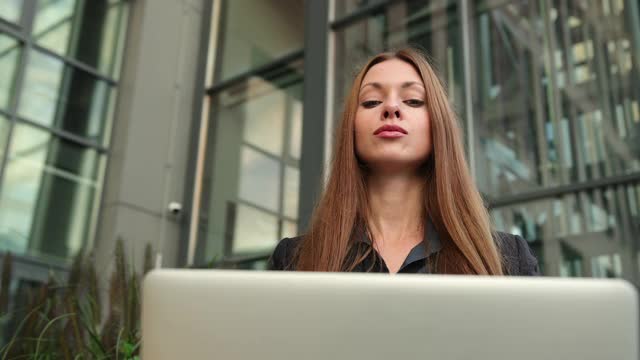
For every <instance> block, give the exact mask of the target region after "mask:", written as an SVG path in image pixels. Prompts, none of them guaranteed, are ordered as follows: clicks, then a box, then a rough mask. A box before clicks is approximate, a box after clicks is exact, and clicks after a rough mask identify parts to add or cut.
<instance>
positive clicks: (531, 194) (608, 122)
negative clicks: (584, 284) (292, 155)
mask: <svg viewBox="0 0 640 360" xmlns="http://www.w3.org/2000/svg"><path fill="white" fill-rule="evenodd" d="M461 4H462V3H461V2H460V1H445V0H443V1H429V2H424V1H389V2H373V1H371V2H368V1H344V2H336V9H335V11H336V13H335V18H336V20H335V21H334V22H333V23H332V24H331V25H332V26H331V27H332V29H333V30H334V32H333V34H334V36H335V43H336V56H335V59H330V61H334V67H335V69H337V70H336V74H335V81H334V87H335V91H334V94H335V95H336V100H335V104H336V107H335V108H334V109H333V110H334V114H336V116H337V114H338V113H339V112H340V111H341V104H342V101H343V98H344V96H345V92H346V88H347V86H349V83H350V81H351V79H352V78H353V71H354V70H355V69H357V67H358V66H359V63H360V60H359V59H361V58H366V57H367V56H370V55H372V54H374V53H377V52H379V51H381V50H383V49H388V48H395V47H399V46H403V45H414V46H418V47H421V48H423V49H424V50H426V52H427V54H428V55H429V56H430V57H431V60H432V62H433V63H434V64H435V66H436V68H437V69H438V70H439V71H440V73H441V75H442V77H443V79H444V80H445V82H446V83H447V87H448V92H449V95H450V97H451V98H452V101H453V103H454V105H455V106H456V108H457V110H458V114H460V115H461V116H460V120H461V123H462V125H463V127H465V126H466V125H467V122H468V121H469V120H471V121H472V123H473V127H472V128H471V129H469V128H466V127H465V130H466V137H467V143H468V144H469V145H471V147H470V148H469V149H468V153H469V155H470V156H469V159H472V160H473V161H474V163H472V164H471V165H472V166H473V167H474V168H475V171H476V172H475V174H476V182H477V184H478V187H479V189H480V190H481V192H482V193H483V194H484V196H485V198H486V199H487V201H488V203H489V204H490V205H491V209H492V210H491V215H492V219H493V222H494V225H495V227H496V228H497V229H498V230H503V231H507V232H511V233H514V234H519V235H522V236H523V237H524V238H525V239H527V240H528V241H529V243H530V246H531V247H532V248H533V250H534V251H535V252H536V255H537V256H538V258H539V260H540V264H541V268H542V271H543V273H544V274H546V275H554V276H593V277H624V278H626V279H628V280H630V281H632V282H634V283H636V284H638V275H639V270H640V269H639V267H638V266H639V257H638V238H637V234H638V230H639V229H640V219H639V218H638V213H639V209H638V204H639V201H638V189H639V186H640V185H639V184H640V137H639V136H640V117H639V115H640V113H639V112H638V111H639V110H638V109H639V102H640V91H639V88H638V86H636V85H635V84H636V83H638V81H639V80H640V78H639V76H640V66H639V64H640V21H639V17H640V13H639V10H638V4H637V2H636V1H624V0H605V1H586V0H560V1H550V0H541V1H525V0H511V1H507V0H486V1H469V2H466V5H467V8H466V9H465V10H464V11H463V9H462V6H461ZM463 22H466V23H467V26H468V27H467V28H468V29H469V30H468V34H467V35H468V38H469V44H470V46H469V48H467V49H464V48H463V40H462V37H463V35H464V34H463V29H464V28H463V27H462V23H463ZM607 24H609V25H607ZM614 24H615V25H614ZM465 57H466V60H467V61H469V68H470V71H469V72H465V71H463V70H464V64H463V63H462V62H463V61H464V60H465ZM466 85H468V86H466ZM469 97H470V99H471V101H470V102H469V101H467V102H465V101H464V100H466V99H468V98H469ZM469 103H470V104H472V108H471V109H470V110H471V111H467V110H468V109H465V104H469ZM468 116H471V119H469V118H468ZM470 140H473V141H470Z"/></svg>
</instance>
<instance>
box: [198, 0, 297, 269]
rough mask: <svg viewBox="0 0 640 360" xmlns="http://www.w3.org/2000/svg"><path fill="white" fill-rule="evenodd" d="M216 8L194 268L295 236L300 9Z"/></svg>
mask: <svg viewBox="0 0 640 360" xmlns="http://www.w3.org/2000/svg"><path fill="white" fill-rule="evenodd" d="M220 11H221V14H222V19H221V21H220V24H219V29H218V32H217V34H215V35H214V36H215V37H216V38H215V40H216V42H217V43H218V46H217V48H216V49H215V50H216V58H217V59H219V60H218V61H217V63H216V64H215V71H214V73H213V76H214V78H213V86H212V88H210V89H209V90H208V91H207V92H208V94H209V96H208V97H207V99H206V100H205V101H207V102H209V104H208V107H209V108H210V109H211V113H210V116H209V123H210V125H209V132H208V134H207V150H206V158H205V171H204V175H203V191H202V195H201V207H200V216H199V222H200V226H199V233H198V248H199V251H198V252H197V258H196V259H195V261H196V263H205V262H209V261H211V259H214V258H216V259H220V258H222V259H225V260H229V259H243V258H246V257H252V256H256V255H258V256H265V255H267V254H269V253H270V252H271V251H272V250H273V248H274V246H275V244H277V242H278V240H280V239H281V238H283V237H286V236H293V235H295V234H296V232H297V221H298V196H299V194H298V189H299V167H300V152H301V131H302V101H303V100H302V84H303V59H302V56H301V55H302V54H301V51H300V50H301V49H302V46H303V41H304V36H303V34H304V26H303V22H302V19H303V6H302V2H299V1H280V0H273V1H260V2H255V1H249V0H240V1H235V0H234V1H222V2H221V10H220ZM265 14H268V16H266V15H265ZM296 53H299V55H296ZM292 54H294V55H293V56H292ZM283 58H285V59H286V60H284V61H283V60H282V59H283ZM246 266H248V267H249V268H251V267H257V268H259V267H261V266H264V262H263V261H258V262H251V263H249V264H246Z"/></svg>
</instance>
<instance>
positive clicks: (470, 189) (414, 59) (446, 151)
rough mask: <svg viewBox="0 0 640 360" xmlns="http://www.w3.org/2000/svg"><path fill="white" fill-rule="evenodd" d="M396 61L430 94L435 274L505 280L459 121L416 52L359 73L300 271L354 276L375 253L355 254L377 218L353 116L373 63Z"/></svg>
mask: <svg viewBox="0 0 640 360" xmlns="http://www.w3.org/2000/svg"><path fill="white" fill-rule="evenodd" d="M390 59H400V60H402V61H405V62H407V63H409V64H411V65H412V66H413V67H414V68H415V69H416V71H417V72H418V74H419V75H420V77H421V78H422V81H423V82H424V85H425V88H426V89H427V91H426V104H427V105H426V106H427V108H428V111H429V118H430V121H431V137H432V144H433V150H432V153H431V155H430V156H429V158H428V160H427V162H426V164H425V166H424V169H425V175H424V179H425V184H426V186H425V189H426V191H425V195H424V212H425V214H426V216H428V217H429V219H430V220H431V222H432V223H433V225H434V226H435V229H436V231H437V232H438V235H439V237H440V241H441V244H442V249H441V250H440V251H439V252H438V254H437V255H436V261H435V262H434V264H433V268H432V270H433V271H434V272H436V273H443V274H444V273H449V274H480V275H502V274H503V270H502V264H501V256H500V254H499V250H498V248H497V245H496V243H495V242H494V240H493V237H492V229H491V225H490V220H489V215H488V213H487V209H486V208H485V206H484V204H483V201H482V198H481V196H480V193H479V192H478V190H477V188H476V186H475V184H474V183H473V181H472V179H471V175H470V174H469V170H468V166H467V162H466V159H465V156H464V147H463V141H462V135H461V130H460V127H459V124H458V120H457V117H456V115H455V112H454V111H453V109H452V106H451V104H450V103H449V100H448V98H447V95H446V92H445V90H444V87H443V85H442V82H441V80H440V79H439V77H438V75H437V74H436V73H435V72H434V70H433V69H432V68H431V66H430V65H429V62H428V61H427V59H426V57H425V56H424V55H423V54H422V53H421V52H419V51H418V50H416V49H413V48H405V49H402V50H399V51H396V52H385V53H381V54H378V55H376V56H374V57H373V58H371V59H370V60H369V61H368V62H367V63H366V65H364V67H363V68H362V69H361V70H360V72H359V73H358V75H357V76H356V78H355V80H354V82H353V85H352V88H351V92H350V94H349V96H348V97H347V99H346V103H345V107H344V112H343V114H342V119H341V122H340V125H339V126H338V128H337V129H336V132H337V133H336V142H335V144H334V151H333V159H332V162H331V170H330V174H329V177H328V182H327V184H326V187H325V191H324V193H323V195H322V197H321V198H320V200H319V202H318V204H317V205H316V208H315V211H314V213H313V216H312V218H311V223H310V226H309V230H308V232H307V234H306V235H304V236H303V241H302V244H301V245H300V247H299V248H298V251H297V254H296V256H295V258H294V260H293V264H292V265H293V267H294V268H295V269H297V270H302V271H349V270H352V269H353V268H355V267H356V266H357V265H358V263H359V262H361V261H362V260H363V259H364V258H365V257H366V256H367V255H368V254H361V255H360V256H356V257H353V256H350V255H349V254H350V251H351V250H352V247H353V238H354V234H355V232H356V231H357V229H358V228H359V227H360V226H363V224H367V223H368V221H367V220H369V219H370V210H369V205H368V199H367V190H366V186H367V184H366V180H365V172H364V170H363V168H362V167H361V166H360V164H359V162H358V159H357V157H356V151H355V139H354V136H355V135H354V133H355V132H354V119H355V115H356V111H357V109H358V96H359V91H360V86H361V84H362V80H363V78H364V76H365V75H366V74H367V72H368V71H369V69H370V68H371V67H373V66H374V65H376V64H379V63H381V62H383V61H387V60H390ZM364 226H365V227H366V225H364ZM370 252H371V248H370V250H369V253H370Z"/></svg>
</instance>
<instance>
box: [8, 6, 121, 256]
mask: <svg viewBox="0 0 640 360" xmlns="http://www.w3.org/2000/svg"><path fill="white" fill-rule="evenodd" d="M128 9H129V4H128V2H127V1H124V0H120V1H118V0H91V1H89V0H58V1H53V0H33V1H26V0H25V1H20V0H0V78H2V81H1V82H0V251H11V252H12V253H14V254H17V255H25V256H30V257H36V258H38V259H51V260H52V261H56V262H60V261H62V262H66V261H67V260H68V259H69V258H70V257H71V256H73V255H74V254H75V253H76V252H77V251H78V250H79V249H81V248H83V247H86V246H89V245H90V244H91V242H92V239H93V236H94V229H95V226H96V223H97V215H98V214H97V210H98V206H99V199H100V195H101V188H102V180H103V177H104V174H103V173H104V169H105V165H106V161H107V157H108V146H109V136H110V129H111V125H112V122H113V114H114V106H115V99H116V85H117V76H118V73H119V72H120V61H121V58H122V51H123V48H124V42H125V33H126V24H127V18H128Z"/></svg>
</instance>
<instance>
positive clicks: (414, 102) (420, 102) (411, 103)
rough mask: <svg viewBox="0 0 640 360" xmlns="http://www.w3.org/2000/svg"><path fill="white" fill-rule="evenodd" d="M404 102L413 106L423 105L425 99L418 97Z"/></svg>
mask: <svg viewBox="0 0 640 360" xmlns="http://www.w3.org/2000/svg"><path fill="white" fill-rule="evenodd" d="M404 103H405V104H407V105H409V106H411V107H421V106H423V105H424V101H422V100H418V99H409V100H405V101H404Z"/></svg>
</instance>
